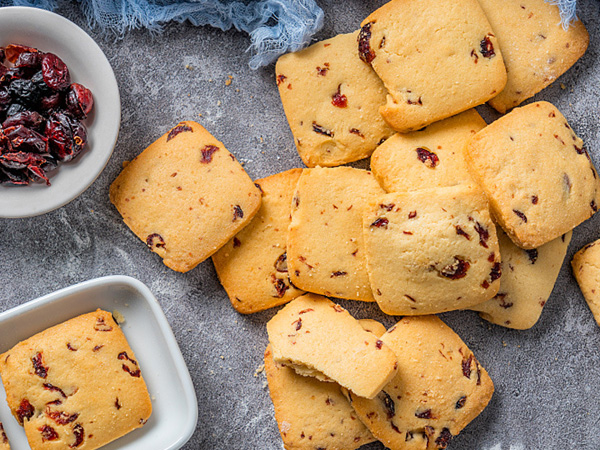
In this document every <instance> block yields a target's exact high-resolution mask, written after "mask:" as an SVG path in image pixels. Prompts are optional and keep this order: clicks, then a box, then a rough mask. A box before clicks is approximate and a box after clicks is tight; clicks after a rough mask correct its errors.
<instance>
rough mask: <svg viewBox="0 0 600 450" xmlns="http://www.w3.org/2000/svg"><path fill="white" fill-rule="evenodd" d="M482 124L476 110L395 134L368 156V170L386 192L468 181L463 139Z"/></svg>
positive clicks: (479, 128)
mask: <svg viewBox="0 0 600 450" xmlns="http://www.w3.org/2000/svg"><path fill="white" fill-rule="evenodd" d="M485 126H486V123H485V121H484V120H483V119H482V118H481V116H480V115H479V114H478V113H477V111H476V110H474V109H470V110H468V111H465V112H463V113H461V114H458V115H456V116H454V117H450V118H448V119H445V120H441V121H439V122H436V123H433V124H431V125H429V126H427V127H425V128H424V129H422V130H419V131H413V132H411V133H407V134H400V133H398V134H395V135H394V136H392V137H391V138H389V139H388V140H387V141H385V142H384V143H383V144H381V145H380V146H379V147H377V149H376V150H375V152H374V153H373V156H371V170H372V171H373V174H374V175H375V178H377V181H379V184H380V185H381V186H382V187H383V188H384V189H385V190H386V191H387V192H406V191H416V190H419V189H427V188H433V187H444V186H454V185H457V184H472V183H473V178H472V177H471V175H470V173H469V170H468V168H467V165H466V162H465V158H464V153H463V151H464V147H465V144H466V142H467V140H468V139H469V138H470V137H471V136H472V135H473V134H475V133H477V132H478V131H480V130H481V129H483V128H484V127H485Z"/></svg>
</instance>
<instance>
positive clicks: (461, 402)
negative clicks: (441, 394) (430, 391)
mask: <svg viewBox="0 0 600 450" xmlns="http://www.w3.org/2000/svg"><path fill="white" fill-rule="evenodd" d="M466 401H467V397H466V396H464V395H463V396H462V397H461V398H459V399H458V400H457V401H456V405H455V406H454V408H456V409H460V408H462V407H463V406H465V403H466Z"/></svg>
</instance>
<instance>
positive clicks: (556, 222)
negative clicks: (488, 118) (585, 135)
mask: <svg viewBox="0 0 600 450" xmlns="http://www.w3.org/2000/svg"><path fill="white" fill-rule="evenodd" d="M465 156H466V158H467V164H468V165H469V169H470V170H471V172H472V175H473V177H474V178H475V180H476V181H477V182H478V183H479V184H480V185H481V187H482V188H483V190H484V191H485V193H486V194H487V196H488V198H489V200H490V207H491V210H492V214H493V215H494V218H495V220H497V222H498V224H499V225H500V226H502V228H504V231H506V232H507V234H508V235H509V236H510V238H511V239H512V240H513V242H514V243H515V244H517V245H518V246H519V247H522V248H526V249H533V248H537V247H540V246H542V245H544V244H545V243H546V242H550V241H552V240H554V239H556V238H558V237H560V236H561V235H563V234H564V233H566V232H567V231H570V230H572V229H573V228H575V227H576V226H577V225H579V224H580V223H581V222H583V221H584V220H586V219H588V218H590V217H591V216H592V215H593V214H594V213H595V212H596V211H597V210H598V201H599V199H598V187H599V180H598V176H597V174H596V170H595V169H594V166H593V164H592V162H591V160H590V157H589V155H588V154H587V152H586V150H585V148H584V146H583V141H582V140H581V139H579V138H578V137H577V136H576V135H575V133H574V132H573V130H572V129H571V127H570V126H569V124H568V123H567V121H566V120H565V118H564V117H563V115H562V114H561V113H560V111H558V109H556V107H554V106H553V105H551V104H550V103H547V102H537V103H532V104H530V105H527V106H523V107H521V108H516V109H514V110H513V111H511V112H510V113H509V114H507V115H506V116H503V117H501V118H500V119H498V120H497V121H495V122H494V123H492V124H491V125H488V126H487V127H486V128H484V129H483V130H481V131H480V132H479V133H477V134H476V135H475V136H473V137H472V138H471V139H470V140H469V143H468V144H467V147H466V152H465Z"/></svg>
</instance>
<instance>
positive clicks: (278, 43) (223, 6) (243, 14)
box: [0, 0, 577, 69]
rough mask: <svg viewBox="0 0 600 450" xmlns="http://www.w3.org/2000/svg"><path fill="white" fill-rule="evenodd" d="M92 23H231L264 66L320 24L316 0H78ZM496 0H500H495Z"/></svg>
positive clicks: (156, 26) (47, 1)
mask: <svg viewBox="0 0 600 450" xmlns="http://www.w3.org/2000/svg"><path fill="white" fill-rule="evenodd" d="M57 1H59V0H0V6H12V5H14V6H35V7H38V8H44V9H49V10H52V9H54V8H55V7H56V2H57ZM77 1H79V2H80V3H81V7H82V9H83V12H84V13H85V15H86V17H87V18H88V21H89V22H90V24H92V25H98V26H99V27H100V28H101V29H103V30H112V31H114V32H116V33H117V34H118V35H121V36H122V35H123V33H125V31H127V30H129V29H132V28H142V27H143V28H148V29H150V30H154V31H160V30H161V29H162V26H163V25H164V24H165V23H167V22H170V21H176V22H184V21H186V20H188V21H190V22H191V23H192V24H194V25H211V26H213V27H217V28H220V29H222V30H223V31H225V30H229V29H231V28H232V27H235V28H236V29H237V30H239V31H244V32H246V33H248V34H249V35H250V47H249V48H248V50H249V51H250V52H251V55H252V56H251V58H250V63H249V64H250V67H251V68H253V69H257V68H258V67H260V66H266V65H268V64H270V63H272V62H273V61H275V60H276V59H277V57H278V56H279V55H281V54H283V53H286V52H288V51H296V50H299V49H301V48H302V47H304V46H305V45H306V44H308V43H309V41H310V38H311V37H312V36H313V34H315V33H316V32H317V31H319V30H320V29H321V27H322V26H323V10H321V8H319V6H318V5H317V4H316V2H315V0H254V1H250V2H248V1H247V2H246V3H242V2H240V1H232V0H187V1H185V0H77ZM498 1H500V0H498ZM546 1H547V2H549V3H552V4H554V5H558V7H559V8H560V17H561V19H562V24H563V27H565V29H566V28H568V27H569V25H571V24H572V23H573V21H575V20H576V19H577V15H576V12H575V7H576V3H577V0H546Z"/></svg>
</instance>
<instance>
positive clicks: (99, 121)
mask: <svg viewBox="0 0 600 450" xmlns="http://www.w3.org/2000/svg"><path fill="white" fill-rule="evenodd" d="M120 122H121V102H120V97H119V89H118V86H117V82H116V79H115V76H114V73H113V71H112V68H111V66H110V63H109V62H108V60H107V59H106V56H105V55H104V53H103V52H102V50H101V49H100V47H99V46H98V45H97V44H96V42H94V40H93V39H92V38H91V37H90V36H89V35H88V34H86V33H85V31H83V30H82V29H81V28H79V27H78V26H77V25H75V24H74V23H72V22H70V21H69V20H67V19H65V18H64V17H62V16H59V15H57V14H54V13H51V12H48V11H44V10H41V9H36V8H28V7H8V8H0V217H4V218H14V217H31V216H36V215H39V214H44V213H46V212H49V211H52V210H54V209H56V208H59V207H61V206H63V205H65V204H67V203H68V202H70V201H71V200H73V199H75V198H76V197H78V196H79V195H80V194H81V193H83V192H84V191H85V190H86V189H87V188H88V187H89V186H90V185H91V184H92V183H93V182H94V180H95V179H96V178H97V177H98V175H100V173H101V172H102V170H103V169H104V167H105V166H106V163H107V162H108V160H109V159H110V156H111V154H112V151H113V149H114V146H115V144H116V140H117V136H118V132H119V126H120Z"/></svg>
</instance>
